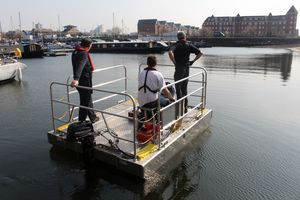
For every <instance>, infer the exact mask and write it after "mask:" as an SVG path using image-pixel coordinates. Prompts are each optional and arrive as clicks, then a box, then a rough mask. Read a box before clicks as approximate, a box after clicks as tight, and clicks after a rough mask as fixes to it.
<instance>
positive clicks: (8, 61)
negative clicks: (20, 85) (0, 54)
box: [0, 57, 26, 81]
mask: <svg viewBox="0 0 300 200" xmlns="http://www.w3.org/2000/svg"><path fill="white" fill-rule="evenodd" d="M25 68H26V65H25V64H23V63H21V62H19V61H17V60H16V59H13V58H10V57H4V58H0V81H7V80H13V79H15V78H16V79H17V80H19V81H21V80H22V70H23V69H25Z"/></svg>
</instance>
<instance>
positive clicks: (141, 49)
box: [90, 41, 168, 53]
mask: <svg viewBox="0 0 300 200" xmlns="http://www.w3.org/2000/svg"><path fill="white" fill-rule="evenodd" d="M167 50H168V45H167V44H166V43H164V42H162V41H113V42H105V41H101V42H93V44H92V47H91V50H90V52H91V53H164V52H165V51H167Z"/></svg>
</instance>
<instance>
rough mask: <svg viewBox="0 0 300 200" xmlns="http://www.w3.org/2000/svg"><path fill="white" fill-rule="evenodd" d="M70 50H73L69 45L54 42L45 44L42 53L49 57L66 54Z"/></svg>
mask: <svg viewBox="0 0 300 200" xmlns="http://www.w3.org/2000/svg"><path fill="white" fill-rule="evenodd" d="M72 51H74V48H72V47H70V46H69V45H66V44H64V43H60V42H56V43H50V44H46V46H45V48H44V55H45V56H51V57H55V56H66V55H67V53H69V52H72Z"/></svg>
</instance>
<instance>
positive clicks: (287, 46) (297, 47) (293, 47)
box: [252, 44, 300, 52]
mask: <svg viewBox="0 0 300 200" xmlns="http://www.w3.org/2000/svg"><path fill="white" fill-rule="evenodd" d="M252 47H255V48H276V49H278V48H280V49H288V50H291V51H294V52H300V44H280V45H263V46H252Z"/></svg>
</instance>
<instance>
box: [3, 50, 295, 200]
mask: <svg viewBox="0 0 300 200" xmlns="http://www.w3.org/2000/svg"><path fill="white" fill-rule="evenodd" d="M202 51H203V53H204V56H203V58H201V59H200V60H199V61H198V62H197V63H195V65H198V66H204V67H206V68H207V70H208V92H207V95H208V97H207V106H208V107H210V108H212V109H213V118H212V122H211V126H210V128H209V129H208V130H207V131H205V132H204V133H199V136H198V137H197V138H196V139H195V140H193V141H192V142H191V143H189V144H187V145H186V146H185V148H184V149H183V151H182V152H180V153H179V154H178V155H176V156H175V157H174V159H172V160H171V161H170V162H168V163H167V164H166V165H164V166H162V168H161V170H160V171H159V172H158V176H157V177H152V179H149V180H146V181H145V182H143V181H140V180H136V179H133V178H132V177H130V176H127V175H124V174H122V173H120V172H118V171H116V170H113V169H111V168H110V167H109V166H106V165H103V164H101V163H99V164H97V165H96V166H93V167H91V168H85V167H84V165H83V163H82V160H81V158H80V156H78V155H74V154H73V153H71V152H64V151H60V150H58V149H54V148H52V146H51V145H50V144H48V142H47V136H46V133H47V131H49V130H50V129H51V128H52V126H51V113H50V100H49V85H50V83H51V82H52V81H58V82H64V81H65V80H66V77H67V76H68V75H70V74H71V72H72V71H71V63H70V56H66V57H55V58H52V57H50V58H43V59H29V60H22V62H24V63H25V64H26V65H27V66H28V68H27V69H26V70H25V71H24V72H23V82H21V83H19V82H10V83H6V84H1V85H0V94H1V95H0V108H1V120H0V127H1V129H0V199H1V200H12V199H26V200H27V199H28V200H32V199H76V200H77V199H84V200H88V199H210V200H211V199H212V200H214V199H222V200H223V199H251V200H252V199H264V200H266V199H270V200H271V199H272V200H277V199H278V200H290V199H295V200H296V199H300V149H299V145H300V135H299V133H300V123H299V121H300V104H299V102H300V94H299V90H300V54H299V53H296V52H290V51H289V50H285V49H271V48H208V49H202ZM146 57H147V55H134V54H133V55H132V54H131V55H130V54H92V58H93V60H94V63H95V65H96V68H101V67H106V66H111V65H118V64H124V65H126V66H127V68H128V78H129V91H130V92H132V94H134V95H135V94H136V90H137V83H136V80H137V73H138V65H139V64H140V63H144V62H145V61H146ZM157 57H158V61H159V63H163V64H170V61H169V58H168V55H167V54H158V55H157ZM160 70H161V71H163V72H164V73H165V75H166V76H172V74H173V71H170V70H164V69H160ZM116 73H117V72H116ZM95 79H97V77H95ZM95 81H97V80H95ZM95 81H94V82H95Z"/></svg>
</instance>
